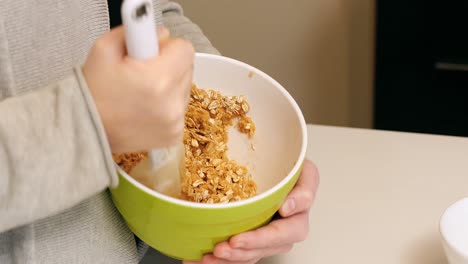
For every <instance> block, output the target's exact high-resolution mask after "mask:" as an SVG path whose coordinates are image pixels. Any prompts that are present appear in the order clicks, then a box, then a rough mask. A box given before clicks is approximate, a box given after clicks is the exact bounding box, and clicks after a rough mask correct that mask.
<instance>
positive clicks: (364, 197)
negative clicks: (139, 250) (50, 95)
mask: <svg viewBox="0 0 468 264" xmlns="http://www.w3.org/2000/svg"><path fill="white" fill-rule="evenodd" d="M308 128H309V149H308V154H307V156H308V158H310V159H311V160H313V161H314V162H315V163H316V164H317V166H318V167H319V170H320V174H321V184H320V188H319V192H318V195H317V199H316V201H315V204H314V207H313V209H312V211H311V217H310V227H311V230H310V236H309V239H308V240H306V241H305V242H303V243H300V244H298V245H296V246H295V247H294V249H293V250H292V251H291V252H290V253H288V254H285V255H280V256H276V257H272V258H268V259H265V260H263V261H261V263H262V264H277V263H288V264H299V263H301V264H302V263H340V264H341V263H359V264H367V263H369V264H375V263H379V264H387V263H388V264H395V263H399V264H444V263H447V262H446V260H445V257H444V253H443V249H442V245H441V242H440V235H439V230H438V222H439V218H440V216H441V215H442V213H443V211H444V209H445V208H446V207H448V206H449V205H450V204H451V203H453V202H455V201H456V200H458V199H460V198H462V197H465V196H468V138H457V137H446V136H434V135H422V134H411V133H398V132H386V131H376V130H365V129H351V128H339V127H328V126H316V125H309V126H308ZM150 258H151V259H152V260H153V261H155V260H158V261H159V262H157V263H178V262H175V261H173V260H169V259H166V258H164V257H161V256H158V255H156V254H155V253H154V252H153V253H152V254H150V256H148V260H149V259H150ZM143 263H150V262H143ZM152 263H155V262H152Z"/></svg>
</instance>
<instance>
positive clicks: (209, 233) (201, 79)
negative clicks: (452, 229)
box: [111, 54, 307, 260]
mask: <svg viewBox="0 0 468 264" xmlns="http://www.w3.org/2000/svg"><path fill="white" fill-rule="evenodd" d="M194 83H195V84H196V85H197V86H198V87H200V88H204V89H215V90H218V91H220V92H222V93H223V94H225V95H244V96H245V98H246V99H247V101H248V102H249V104H250V106H251V107H250V108H251V110H250V112H249V114H248V115H249V116H250V117H252V119H253V120H254V122H255V125H256V132H255V135H254V138H253V139H248V138H247V136H246V135H244V134H240V133H237V132H235V129H232V131H230V133H229V142H228V147H229V151H228V155H229V157H230V158H233V159H235V160H237V161H238V162H239V163H240V164H243V165H246V166H247V167H249V169H250V171H251V173H252V175H253V177H254V180H255V182H256V183H257V186H258V192H257V193H258V194H257V195H256V196H255V197H252V198H249V199H246V200H243V201H239V202H232V203H228V204H199V203H194V202H188V201H184V200H180V199H175V198H172V197H169V196H166V195H163V194H160V193H157V192H155V191H153V190H151V189H149V188H147V187H145V186H144V185H142V184H140V183H139V182H137V181H136V180H134V179H133V178H131V177H130V176H129V175H128V174H127V173H125V172H124V171H123V170H121V169H120V168H118V167H117V169H118V174H119V185H118V186H117V187H116V188H113V189H111V193H112V199H113V201H114V204H115V206H116V207H117V209H118V210H119V212H120V213H121V215H122V216H123V218H124V219H125V221H126V222H127V224H128V226H129V228H130V229H131V230H132V231H133V232H134V233H135V234H136V235H137V236H138V237H139V238H140V239H142V240H143V241H145V242H146V243H147V244H148V245H150V246H151V247H153V248H155V249H156V250H158V251H160V252H162V253H163V254H166V255H168V256H170V257H173V258H176V259H181V260H200V259H201V258H202V256H203V255H204V254H206V253H209V252H212V251H213V248H214V246H215V245H216V244H217V243H219V242H221V241H225V240H227V239H229V238H230V237H231V236H233V235H235V234H238V233H241V232H245V231H247V230H251V229H254V228H257V227H260V226H262V225H264V224H266V223H268V222H269V221H270V220H271V218H272V216H273V215H274V214H275V212H276V211H277V210H278V209H279V207H280V206H281V204H282V203H283V201H284V199H285V198H286V196H287V194H288V193H289V192H290V190H291V189H292V188H293V186H294V184H295V183H296V181H297V178H298V177H299V173H300V169H301V166H302V163H303V161H304V159H305V153H306V146H307V130H306V123H305V120H304V117H303V115H302V112H301V110H300V109H299V107H298V105H297V104H296V102H295V101H294V99H293V98H292V97H291V96H290V95H289V93H288V92H287V91H286V90H285V89H284V88H283V87H282V86H281V85H280V84H279V83H278V82H276V81H275V80H273V79H272V78H271V77H269V76H268V75H267V74H265V73H263V72H261V71H260V70H258V69H256V68H254V67H252V66H249V65H247V64H245V63H242V62H239V61H236V60H233V59H230V58H226V57H222V56H216V55H209V54H197V55H196V59H195V72H194ZM251 145H253V146H254V148H252V147H251Z"/></svg>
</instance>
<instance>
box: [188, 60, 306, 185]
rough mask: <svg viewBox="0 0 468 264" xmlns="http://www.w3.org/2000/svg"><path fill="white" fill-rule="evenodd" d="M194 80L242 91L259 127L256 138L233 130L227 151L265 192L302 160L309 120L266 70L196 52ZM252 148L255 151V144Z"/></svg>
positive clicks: (227, 92) (232, 91)
mask: <svg viewBox="0 0 468 264" xmlns="http://www.w3.org/2000/svg"><path fill="white" fill-rule="evenodd" d="M194 83H195V84H196V85H197V86H198V87H200V88H203V89H206V90H209V89H213V90H217V91H220V92H221V93H223V94H224V95H244V96H245V97H246V99H247V101H248V102H249V104H250V106H251V110H250V112H249V113H248V116H250V117H251V118H252V119H253V121H254V122H255V125H256V132H255V135H254V137H253V138H252V139H249V138H248V137H247V136H246V135H245V134H241V133H239V132H237V130H236V128H233V129H231V131H230V134H229V141H228V147H229V151H228V155H229V157H230V158H233V159H235V160H237V161H238V162H239V163H240V164H242V165H246V166H247V167H248V168H249V169H250V171H251V172H252V175H253V177H254V180H255V181H256V183H257V185H258V193H261V192H264V191H266V190H268V189H270V188H272V187H273V186H275V185H276V184H278V183H279V182H280V181H281V180H283V179H284V178H285V177H286V176H287V175H288V174H289V172H290V171H291V170H292V169H293V167H294V166H295V165H296V162H297V161H298V160H299V159H300V158H301V148H302V146H303V144H306V142H305V140H306V137H305V135H304V134H305V122H304V120H303V117H302V114H300V110H299V107H298V106H297V104H296V103H295V102H294V100H293V99H292V97H291V96H290V95H289V94H288V93H287V92H286V90H284V88H283V87H282V86H281V85H280V84H279V83H277V82H276V81H274V80H273V79H272V78H271V77H269V76H268V75H266V74H265V73H263V72H261V71H259V70H257V69H255V68H253V67H251V66H249V65H247V64H244V63H242V62H239V61H236V60H232V59H228V58H224V57H219V56H209V55H204V54H197V59H196V63H195V73H194ZM251 145H253V146H254V149H253V148H252V147H251Z"/></svg>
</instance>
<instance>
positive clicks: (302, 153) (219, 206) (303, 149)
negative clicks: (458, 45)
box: [114, 53, 308, 209]
mask: <svg viewBox="0 0 468 264" xmlns="http://www.w3.org/2000/svg"><path fill="white" fill-rule="evenodd" d="M195 57H196V58H209V59H215V60H218V61H225V62H228V63H232V64H236V65H238V66H241V67H243V68H246V69H248V70H250V71H252V72H253V73H254V74H258V75H260V76H262V77H263V78H265V79H266V80H267V81H269V82H271V83H272V84H273V86H274V87H275V88H276V89H277V90H278V91H280V92H281V94H283V96H285V98H286V99H287V100H288V101H289V103H290V104H291V106H292V107H293V109H294V112H295V113H296V115H297V117H298V118H299V123H300V126H301V132H302V144H301V151H300V153H299V156H298V158H297V159H296V164H294V166H293V168H292V169H291V170H290V171H289V173H288V175H287V176H286V177H284V178H283V179H282V180H281V181H280V182H279V183H277V184H276V185H274V186H273V187H272V188H270V189H268V190H266V191H264V192H262V193H260V194H258V195H255V196H253V197H250V198H247V199H245V200H241V201H235V202H230V203H215V204H206V203H196V202H192V201H186V200H182V199H178V198H173V197H170V196H168V195H165V194H161V193H158V192H156V191H154V190H152V189H150V188H148V187H146V186H145V185H143V184H141V183H140V182H138V181H137V180H135V179H133V178H132V177H131V176H130V175H128V174H127V173H126V172H125V171H123V170H122V169H121V168H120V167H119V166H118V165H117V164H116V163H115V162H114V165H115V166H116V168H117V171H118V172H119V174H120V175H121V176H122V177H124V178H125V179H126V180H128V181H129V182H130V183H132V184H133V185H135V186H136V187H138V188H139V189H140V190H142V191H144V192H146V193H147V194H149V195H151V196H154V197H156V198H159V199H162V200H164V201H167V202H170V203H173V204H177V205H180V206H185V207H191V208H204V209H226V208H233V207H240V206H245V205H248V204H251V203H255V202H257V201H259V200H262V199H264V198H266V197H268V196H270V195H272V194H273V193H275V192H277V191H278V190H279V189H281V188H282V187H283V186H284V185H286V184H287V183H288V182H289V181H290V180H291V178H293V177H294V175H295V174H296V172H298V171H299V169H300V167H301V166H302V163H303V162H304V160H305V157H306V151H307V144H308V143H307V125H306V122H305V119H304V115H303V114H302V111H301V109H300V108H299V105H298V104H297V102H296V101H295V100H294V98H293V97H292V96H291V95H290V94H289V93H288V91H287V90H286V89H285V88H284V87H283V86H282V85H281V84H280V83H279V82H277V81H276V80H275V79H273V78H272V77H270V76H269V75H268V74H266V73H264V72H263V71H261V70H259V69H257V68H255V67H253V66H251V65H249V64H247V63H244V62H241V61H238V60H236V59H232V58H228V57H225V56H221V55H214V54H208V53H196V54H195ZM116 188H117V187H116Z"/></svg>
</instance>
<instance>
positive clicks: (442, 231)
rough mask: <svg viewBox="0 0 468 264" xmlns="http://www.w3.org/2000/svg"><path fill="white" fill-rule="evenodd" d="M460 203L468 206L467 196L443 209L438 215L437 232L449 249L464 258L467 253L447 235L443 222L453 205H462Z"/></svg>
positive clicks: (467, 256)
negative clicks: (440, 214) (439, 215)
mask: <svg viewBox="0 0 468 264" xmlns="http://www.w3.org/2000/svg"><path fill="white" fill-rule="evenodd" d="M462 204H466V205H465V206H468V197H464V198H461V199H459V200H457V201H455V202H453V203H452V204H451V205H450V206H449V207H447V208H446V209H445V210H444V213H443V214H442V216H441V217H440V221H439V232H440V234H441V236H442V239H443V240H444V241H445V243H446V244H447V245H448V246H449V247H450V249H451V250H453V251H454V252H456V253H457V254H458V255H460V256H462V257H463V258H465V259H468V253H467V252H464V251H462V250H460V248H459V247H458V246H457V245H455V244H454V243H453V242H452V241H451V240H450V239H449V238H448V237H447V231H446V229H447V228H446V225H445V222H446V221H447V218H448V217H449V216H448V215H449V211H451V210H453V208H454V207H458V206H462Z"/></svg>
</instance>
